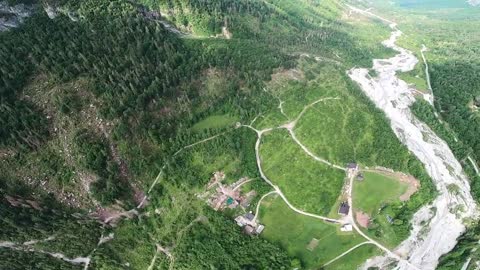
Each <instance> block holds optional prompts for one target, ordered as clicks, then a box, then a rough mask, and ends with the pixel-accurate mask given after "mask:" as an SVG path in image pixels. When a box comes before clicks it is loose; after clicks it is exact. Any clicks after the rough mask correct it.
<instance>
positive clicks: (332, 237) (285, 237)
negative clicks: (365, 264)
mask: <svg viewBox="0 0 480 270" xmlns="http://www.w3.org/2000/svg"><path fill="white" fill-rule="evenodd" d="M260 222H261V223H262V224H265V230H264V232H263V233H262V237H265V238H266V239H267V240H270V241H271V242H273V243H277V244H279V245H280V246H281V247H283V248H284V249H285V250H287V252H288V253H289V254H290V255H291V256H295V257H298V258H299V259H300V260H301V261H302V263H303V266H304V267H305V269H318V268H319V267H320V266H321V265H322V264H324V263H326V262H328V261H329V260H331V259H333V258H335V257H336V256H338V255H340V254H341V253H343V252H345V251H347V250H348V249H350V248H351V247H353V246H354V245H356V244H359V243H361V242H363V241H364V239H363V238H362V237H361V236H359V235H357V234H354V233H344V232H340V231H339V230H338V229H337V227H336V226H335V225H333V224H328V223H325V222H323V221H320V220H318V219H315V218H311V217H306V216H303V215H299V214H297V213H295V212H293V211H292V210H291V209H290V208H288V206H287V205H286V204H285V203H284V202H283V200H282V199H281V198H280V197H273V196H272V197H267V198H266V199H265V200H264V201H263V202H262V207H261V211H260ZM313 238H315V239H318V240H319V241H318V245H317V246H316V247H315V248H314V249H313V250H312V251H310V250H308V249H307V246H308V245H309V243H310V241H311V240H312V239H313ZM358 256H359V257H356V258H355V260H358V261H362V260H365V259H367V258H368V257H369V256H371V253H367V252H365V253H362V254H358ZM342 261H343V260H342Z"/></svg>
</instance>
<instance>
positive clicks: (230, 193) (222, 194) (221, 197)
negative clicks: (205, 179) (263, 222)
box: [207, 172, 257, 211]
mask: <svg viewBox="0 0 480 270" xmlns="http://www.w3.org/2000/svg"><path fill="white" fill-rule="evenodd" d="M224 179H225V174H224V173H223V172H215V173H214V174H213V176H212V178H211V179H210V182H209V183H208V185H207V190H208V191H210V190H211V189H212V188H213V187H215V186H216V188H215V191H214V192H213V194H212V195H211V196H210V198H209V199H208V201H207V203H208V204H209V205H210V206H211V207H212V208H213V209H215V210H216V211H218V210H223V209H225V208H230V209H235V208H237V207H238V206H241V207H243V208H247V207H248V206H250V203H251V201H252V200H253V198H254V197H255V196H256V195H257V193H256V192H255V190H251V191H249V192H248V193H246V194H242V193H241V191H240V186H241V185H242V184H244V183H245V182H247V181H249V179H248V178H246V177H245V178H241V179H240V180H238V181H237V182H235V183H233V184H231V185H224V184H223V183H222V181H223V180H224Z"/></svg>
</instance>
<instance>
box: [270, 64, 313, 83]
mask: <svg viewBox="0 0 480 270" xmlns="http://www.w3.org/2000/svg"><path fill="white" fill-rule="evenodd" d="M304 78H305V75H304V74H303V72H302V71H301V70H299V69H284V68H280V69H278V70H276V72H274V73H273V74H272V80H271V81H270V83H269V84H271V85H272V86H275V85H278V84H280V85H283V84H285V83H286V82H288V81H290V80H295V81H301V80H303V79H304Z"/></svg>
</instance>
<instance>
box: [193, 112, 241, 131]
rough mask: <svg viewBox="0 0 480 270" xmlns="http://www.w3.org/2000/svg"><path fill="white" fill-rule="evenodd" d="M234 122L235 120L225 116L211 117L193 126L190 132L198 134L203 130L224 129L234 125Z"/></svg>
mask: <svg viewBox="0 0 480 270" xmlns="http://www.w3.org/2000/svg"><path fill="white" fill-rule="evenodd" d="M236 120H237V118H235V117H233V116H230V115H226V114H224V115H212V116H209V117H207V118H205V119H203V120H201V121H199V122H198V123H196V124H195V125H193V127H192V130H193V131H195V132H199V131H203V130H205V129H217V128H224V127H226V126H229V125H231V124H233V123H235V121H236Z"/></svg>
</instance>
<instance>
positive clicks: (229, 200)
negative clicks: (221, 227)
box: [202, 172, 265, 235]
mask: <svg viewBox="0 0 480 270" xmlns="http://www.w3.org/2000/svg"><path fill="white" fill-rule="evenodd" d="M223 180H225V173H223V172H215V173H214V174H213V176H212V178H210V182H209V183H208V184H207V192H206V193H205V195H204V196H202V197H208V199H207V203H208V204H209V205H210V206H211V207H212V208H213V209H215V211H218V210H220V211H221V210H224V209H236V208H238V207H240V208H241V209H246V208H247V207H249V206H250V203H251V202H252V200H253V198H255V196H257V192H256V191H255V190H250V191H249V192H247V193H245V194H242V192H241V191H240V187H241V186H242V185H243V184H245V183H246V182H249V181H251V180H250V179H248V178H246V177H244V178H241V179H239V180H238V181H236V182H235V183H233V184H230V185H224V184H223V183H222V181H223ZM243 212H244V211H243ZM235 222H236V223H237V225H238V226H240V227H241V228H243V231H244V232H245V233H246V234H249V235H259V234H260V233H262V231H263V229H264V228H265V226H264V225H262V224H260V223H257V221H256V218H255V215H254V214H252V213H251V212H249V213H246V214H243V215H239V216H237V217H236V218H235Z"/></svg>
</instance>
